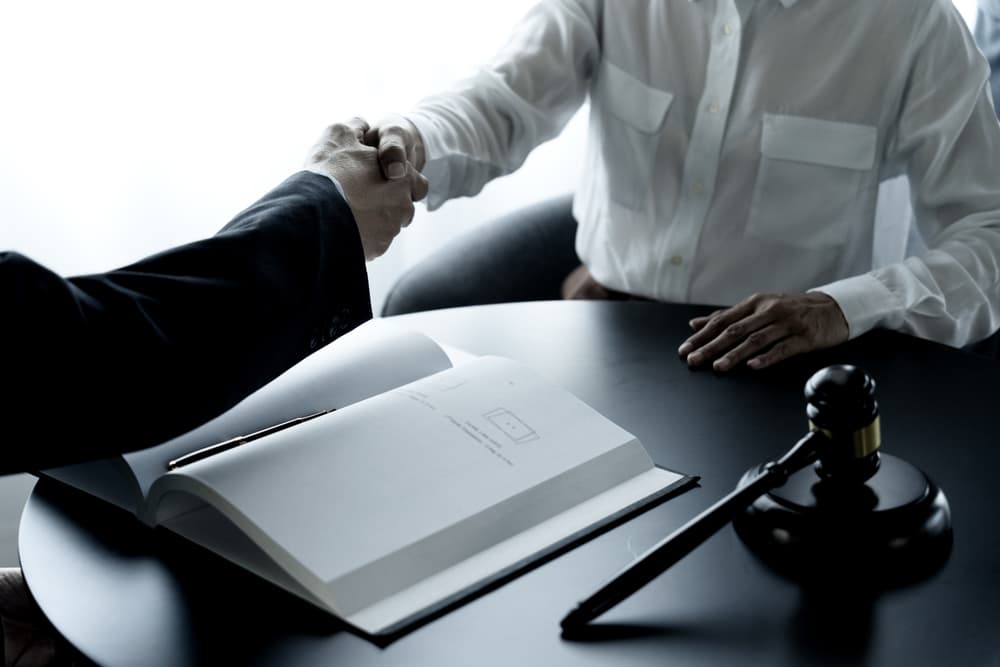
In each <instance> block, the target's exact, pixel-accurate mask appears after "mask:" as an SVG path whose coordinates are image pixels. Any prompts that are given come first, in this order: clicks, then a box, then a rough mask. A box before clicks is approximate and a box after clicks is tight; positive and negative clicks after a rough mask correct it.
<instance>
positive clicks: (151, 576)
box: [19, 302, 1000, 667]
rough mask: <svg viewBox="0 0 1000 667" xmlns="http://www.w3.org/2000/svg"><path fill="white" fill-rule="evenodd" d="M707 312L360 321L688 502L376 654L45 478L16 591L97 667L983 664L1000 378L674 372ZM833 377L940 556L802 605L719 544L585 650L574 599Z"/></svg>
mask: <svg viewBox="0 0 1000 667" xmlns="http://www.w3.org/2000/svg"><path fill="white" fill-rule="evenodd" d="M704 312H706V309H704V308H699V307H694V306H676V305H666V304H654V303H632V302H624V303H622V302H618V303H604V302H538V303H527V304H510V305H499V306H482V307H475V308H462V309H454V310H446V311H435V312H428V313H421V314H417V315H408V316H404V317H398V318H393V319H392V320H385V321H380V322H375V323H373V326H389V325H395V326H405V327H408V328H413V329H417V330H420V331H424V332H426V333H428V334H430V335H431V336H433V337H434V338H435V339H436V340H438V341H439V342H442V343H446V344H449V345H453V346H457V347H460V348H463V349H466V350H468V351H470V352H473V353H476V354H498V355H503V356H508V357H511V358H514V359H518V360H521V361H523V362H526V363H527V364H529V365H530V366H532V367H534V368H535V369H536V370H538V371H539V372H541V373H542V374H544V375H546V376H548V377H549V378H550V379H552V380H554V381H556V382H557V383H559V384H561V385H562V386H564V387H566V388H568V389H569V390H571V391H572V392H574V393H575V394H576V395H577V396H579V397H580V398H582V399H583V400H585V401H587V402H588V403H589V404H591V405H592V406H594V407H595V408H597V409H598V410H600V411H601V412H602V413H604V414H605V415H606V416H608V417H609V418H611V419H612V420H613V421H615V422H617V423H618V424H620V425H621V426H623V427H624V428H626V429H628V430H629V431H631V432H633V433H634V434H635V435H637V436H638V437H639V439H640V440H641V441H642V442H643V444H644V445H645V446H646V448H647V449H648V450H649V452H650V454H651V455H652V456H653V458H654V460H655V461H656V462H657V463H658V464H660V465H662V466H664V467H668V468H672V469H675V470H678V471H681V472H685V473H689V474H694V475H700V476H701V483H700V486H699V487H697V488H695V489H693V490H690V491H688V492H686V493H684V494H682V495H680V496H679V497H676V498H674V499H671V500H669V501H667V502H665V503H663V504H660V505H658V506H656V507H654V508H653V509H651V510H649V511H648V512H646V513H644V514H642V515H640V516H638V517H637V518H634V519H632V520H630V521H628V522H625V523H623V524H621V525H618V526H617V527H615V528H613V529H611V530H609V531H606V532H604V533H602V534H601V535H599V536H597V537H596V538H594V539H593V540H590V541H588V542H586V543H584V544H582V545H581V546H578V547H577V548H575V549H572V550H570V551H568V552H566V553H564V554H562V555H560V556H558V557H556V558H554V559H550V560H548V561H546V562H545V563H543V564H541V565H540V566H538V567H535V568H532V569H530V570H529V571H527V572H525V573H523V574H521V575H520V576H518V577H516V578H513V579H512V580H510V581H507V582H506V583H504V584H503V585H500V586H498V587H495V588H494V589H492V590H490V591H488V592H486V593H485V594H482V595H478V596H476V597H474V598H472V599H471V600H469V601H466V602H465V603H464V604H461V605H459V606H457V607H456V608H454V609H452V610H450V611H448V612H447V613H445V614H443V615H440V616H439V617H437V618H435V619H433V620H432V621H430V622H428V623H426V624H424V625H422V626H420V627H418V628H417V629H415V630H413V631H412V632H409V633H407V634H406V635H404V636H402V637H400V638H398V639H397V640H395V641H394V642H392V643H390V644H389V645H388V646H377V645H375V644H373V643H372V642H370V641H368V640H366V639H364V638H361V637H359V636H356V635H355V634H352V633H351V632H350V631H348V630H346V629H344V628H343V627H342V626H340V625H338V623H337V621H336V620H334V619H332V618H331V617H329V616H327V615H326V614H324V613H322V612H320V611H318V610H315V609H313V608H312V607H309V606H308V605H306V604H305V603H302V602H299V601H298V600H296V599H294V598H292V597H291V596H289V595H287V594H285V593H283V592H281V591H279V590H277V589H274V588H272V587H271V586H269V585H267V584H265V583H263V582H261V581H259V580H257V579H255V578H254V577H253V576H252V575H249V574H246V573H244V572H242V571H240V570H239V569H238V568H236V567H234V566H230V565H228V564H227V563H224V562H222V561H220V560H219V559H217V558H215V557H214V556H212V555H210V554H208V553H207V552H203V551H202V550H200V549H198V548H197V547H194V546H192V545H188V544H186V543H183V542H182V541H180V540H179V539H177V538H174V537H172V536H171V535H169V534H167V533H166V532H165V531H150V530H148V529H146V528H143V527H141V526H139V525H137V524H136V523H135V521H134V520H133V519H131V517H129V516H124V515H123V513H121V512H120V511H116V510H112V509H110V508H106V507H103V506H101V504H100V503H98V502H95V501H91V500H89V499H88V498H86V497H83V496H81V495H80V494H78V493H76V492H72V491H68V490H66V489H64V488H62V487H61V486H60V485H58V484H56V483H53V482H40V483H39V485H38V486H37V487H36V489H35V491H34V492H33V494H32V496H31V498H30V500H29V502H28V504H27V506H26V508H25V511H24V514H23V516H22V521H21V529H20V530H21V532H20V538H19V539H20V554H21V560H22V565H23V567H24V569H25V574H26V577H27V580H28V584H29V586H30V587H31V589H32V591H33V592H34V594H35V595H36V597H37V599H38V601H39V603H40V604H41V606H42V608H43V609H44V611H45V612H46V614H47V615H48V616H49V618H50V619H51V620H52V622H53V623H54V624H55V625H56V627H57V628H59V630H60V631H61V632H63V634H64V635H65V636H66V637H67V638H68V639H69V640H70V641H72V642H73V643H74V644H75V645H76V646H77V647H78V648H80V649H81V650H82V651H83V652H84V653H85V654H87V655H88V656H89V657H90V658H92V659H94V660H95V661H97V662H99V663H101V664H121V665H135V664H142V665H157V664H164V665H168V664H195V663H213V664H214V663H221V662H224V663H226V664H275V665H317V664H336V665H351V666H352V667H354V666H362V665H408V666H415V665H434V666H438V665H518V664H520V665H610V664H614V665H653V664H656V665H661V664H678V665H681V664H683V665H691V664H698V665H736V664H738V665H805V664H852V665H946V664H947V665H1000V532H998V530H997V521H996V519H997V510H998V508H1000V500H998V498H997V485H996V483H995V475H996V470H997V469H998V467H1000V452H998V448H997V446H996V445H997V442H998V437H997V433H996V428H995V424H994V420H995V415H996V414H997V410H996V408H995V405H996V395H997V393H996V391H995V388H996V386H997V384H998V383H1000V366H998V365H997V363H996V362H994V361H992V360H990V359H986V358H984V357H978V356H974V355H971V354H968V353H964V352H961V351H958V350H954V349H951V348H947V347H944V346H941V345H937V344H933V343H929V342H926V341H921V340H917V339H914V338H911V337H908V336H903V335H900V334H894V333H888V332H873V333H872V334H869V335H866V336H863V337H861V338H859V339H858V340H856V341H852V342H851V343H849V344H847V345H844V346H841V347H839V348H836V349H833V350H826V351H823V352H819V353H815V354H811V355H806V356H804V357H801V358H798V359H795V360H792V361H789V362H786V363H784V364H780V365H779V366H777V367H775V368H773V369H769V370H765V371H761V372H750V371H739V372H736V373H733V374H730V375H725V376H722V375H716V374H714V373H712V372H711V371H690V370H689V369H688V368H687V367H686V366H685V364H683V363H682V362H681V361H680V360H678V358H677V354H676V349H677V347H678V345H679V344H680V343H681V341H683V340H684V338H685V337H686V335H687V333H688V328H687V324H686V323H687V321H688V319H689V318H690V317H691V316H693V315H695V314H703V313H704ZM834 363H852V364H856V365H859V366H861V367H863V368H864V369H866V370H867V371H868V372H869V373H870V374H871V375H872V376H873V377H874V378H875V379H876V381H877V383H878V389H877V398H878V400H879V403H880V406H881V422H882V435H883V450H884V451H885V452H888V453H892V454H894V455H896V456H898V457H900V458H903V459H905V460H906V461H908V462H910V463H912V464H914V465H916V466H918V467H919V468H921V469H923V470H924V471H925V472H927V473H928V474H929V475H930V477H931V478H933V479H934V480H935V481H937V482H938V483H939V484H940V485H941V487H942V488H943V489H944V491H945V493H946V494H947V497H948V500H949V501H950V504H951V509H952V513H953V516H954V547H953V550H952V554H951V557H950V560H949V561H948V563H947V564H946V565H945V567H944V568H943V569H942V570H941V571H940V572H939V573H937V574H936V575H935V576H933V577H932V578H930V579H929V580H926V581H924V582H921V583H919V584H916V585H913V586H910V587H907V588H903V589H897V590H892V591H889V592H885V593H882V594H880V595H878V596H876V597H875V598H874V600H855V601H853V602H852V601H850V600H848V601H847V603H846V605H845V600H843V599H839V600H830V599H824V597H823V596H822V595H819V596H817V595H814V594H806V593H805V592H803V590H802V588H801V587H799V586H797V585H796V584H794V583H792V582H789V581H786V580H784V579H781V578H779V577H777V576H775V575H773V574H772V573H771V572H770V571H768V570H767V569H765V568H764V567H763V566H762V565H761V564H760V563H759V562H758V561H756V560H755V559H754V558H753V556H751V555H750V554H749V552H748V551H747V550H746V549H745V548H744V547H743V545H742V544H741V543H740V541H739V539H738V538H737V537H736V535H735V533H734V532H733V530H732V528H731V527H727V528H725V529H724V530H723V531H722V532H720V533H718V534H717V535H715V536H714V537H712V538H710V539H709V540H708V541H707V542H706V543H705V544H704V545H702V546H701V547H700V548H699V549H698V550H697V551H695V552H694V553H693V554H691V555H689V556H688V557H686V558H685V559H683V560H682V561H681V562H680V563H678V564H677V565H676V566H674V568H672V569H671V570H669V571H668V572H666V573H664V574H663V575H662V576H660V577H659V578H657V579H656V580H654V581H653V582H652V583H651V584H649V585H648V586H646V587H645V588H644V589H643V590H641V591H639V592H638V593H637V594H635V595H634V596H632V597H631V598H629V599H628V600H626V601H625V602H623V603H622V604H621V605H619V606H617V607H616V608H614V609H613V610H611V611H610V612H609V613H607V614H605V615H604V616H603V617H601V618H600V619H599V621H598V622H597V623H596V624H595V626H594V628H592V630H593V631H592V632H590V633H589V634H588V635H587V638H586V639H585V640H574V641H570V640H567V639H563V638H562V637H561V636H560V632H559V620H560V618H562V616H563V615H564V614H565V613H566V612H567V611H568V610H569V609H570V608H571V607H572V606H574V605H575V603H576V602H577V601H579V599H581V598H582V597H584V596H585V595H587V594H588V593H590V592H591V591H592V590H593V588H594V587H595V586H596V585H597V584H599V583H602V582H603V581H605V580H606V579H607V578H608V577H609V576H610V575H612V574H614V573H615V572H617V571H618V570H619V569H620V568H621V567H623V566H625V565H626V564H628V563H629V562H630V561H631V560H632V559H633V558H634V557H635V556H636V555H637V554H639V553H641V552H642V551H644V550H645V549H646V548H648V547H649V546H651V545H653V544H654V543H656V542H657V541H659V540H660V539H661V538H662V537H664V536H665V535H666V534H667V533H669V532H671V531H672V530H673V529H675V528H677V527H679V526H680V525H682V524H683V523H684V522H685V521H686V520H688V519H689V518H691V517H692V516H694V515H696V514H697V513H698V512H700V511H701V510H702V509H704V508H706V507H708V506H709V505H710V504H712V502H713V501H715V500H716V499H717V498H719V497H720V496H722V495H723V494H725V493H726V492H727V491H729V490H730V489H731V488H732V487H733V485H734V483H735V482H736V480H737V479H739V477H740V476H741V475H742V473H743V472H744V471H746V470H747V469H748V468H750V467H752V466H754V465H755V464H757V463H760V462H762V461H766V460H769V459H773V458H775V457H777V456H778V455H780V454H781V453H783V452H784V451H785V450H787V449H788V448H789V447H790V446H791V445H792V444H793V443H794V442H795V441H796V440H797V439H798V438H799V437H801V436H802V435H803V434H804V433H805V432H806V416H805V413H804V401H803V396H802V388H803V385H804V383H805V381H806V379H807V378H808V377H809V376H810V375H811V374H812V373H813V372H815V371H816V370H818V369H820V368H822V367H824V366H827V365H829V364H834Z"/></svg>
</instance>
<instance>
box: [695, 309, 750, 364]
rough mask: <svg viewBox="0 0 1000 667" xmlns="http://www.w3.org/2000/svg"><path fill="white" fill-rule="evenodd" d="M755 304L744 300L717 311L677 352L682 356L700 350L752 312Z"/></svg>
mask: <svg viewBox="0 0 1000 667" xmlns="http://www.w3.org/2000/svg"><path fill="white" fill-rule="evenodd" d="M754 307H755V306H754V305H753V303H752V302H750V301H744V302H741V303H738V304H736V305H735V306H733V307H732V308H726V309H725V310H720V311H716V312H715V313H713V314H712V315H710V316H709V320H708V322H707V323H705V324H704V325H703V326H702V327H701V329H699V330H698V331H697V332H695V333H694V334H693V335H692V336H691V337H689V338H688V339H687V340H686V341H684V343H682V344H681V346H680V347H679V348H678V349H677V353H678V354H679V355H680V356H682V357H687V356H689V355H690V354H691V353H692V352H694V351H695V350H698V349H699V348H701V347H702V346H703V345H707V344H708V343H710V342H711V341H713V340H715V338H716V337H718V335H719V334H720V333H722V331H723V330H725V328H726V327H728V326H730V325H732V324H733V323H734V322H737V321H739V320H741V319H743V318H744V317H746V316H748V315H750V314H752V312H753V309H754ZM694 363H696V364H697V363H700V361H695V362H694Z"/></svg>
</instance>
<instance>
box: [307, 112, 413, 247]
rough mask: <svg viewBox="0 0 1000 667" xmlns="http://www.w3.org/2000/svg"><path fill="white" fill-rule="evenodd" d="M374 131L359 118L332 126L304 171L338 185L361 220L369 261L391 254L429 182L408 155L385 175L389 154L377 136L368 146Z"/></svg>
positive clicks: (363, 239)
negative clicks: (384, 159) (382, 160)
mask: <svg viewBox="0 0 1000 667" xmlns="http://www.w3.org/2000/svg"><path fill="white" fill-rule="evenodd" d="M370 132H371V128H370V127H369V125H368V123H366V122H365V121H364V120H362V119H360V118H354V119H352V120H350V121H348V122H347V123H335V124H333V125H331V126H330V127H328V128H326V130H324V132H323V134H322V135H321V136H320V138H319V140H317V142H316V144H315V145H314V146H313V147H312V149H311V150H310V152H309V156H308V158H307V159H306V163H305V165H304V167H303V168H304V169H306V170H308V171H312V172H315V173H318V174H322V175H324V176H329V177H332V178H334V179H335V180H336V181H337V182H338V183H339V184H340V187H341V188H342V189H343V193H344V198H345V199H346V200H347V204H348V205H349V206H350V207H351V211H352V213H354V219H355V220H356V221H357V224H358V231H359V232H360V233H361V245H362V247H363V248H364V252H365V259H367V260H372V259H375V258H376V257H379V256H380V255H382V254H383V253H385V251H386V250H388V249H389V245H390V244H391V243H392V240H393V239H394V238H396V236H397V235H398V234H399V232H400V230H401V229H402V228H403V227H406V226H407V225H409V224H410V221H412V220H413V213H414V208H413V203H414V202H416V201H420V200H421V199H423V198H424V197H426V196H427V179H426V178H424V176H423V175H422V174H421V173H420V169H419V166H415V164H414V162H412V161H409V160H407V159H405V155H404V159H403V160H402V161H400V160H398V159H396V160H394V161H393V163H392V164H391V165H389V166H390V167H391V169H390V171H391V175H390V173H388V172H386V171H384V170H383V168H382V166H381V163H380V156H381V155H383V153H384V151H385V149H383V148H382V147H376V146H378V138H377V134H376V135H375V139H374V142H375V145H368V144H367V143H366V134H368V133H370ZM390 157H391V155H390ZM422 162H423V159H422V157H421V165H422ZM383 173H385V176H383Z"/></svg>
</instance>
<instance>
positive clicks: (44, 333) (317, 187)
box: [0, 172, 371, 472]
mask: <svg viewBox="0 0 1000 667" xmlns="http://www.w3.org/2000/svg"><path fill="white" fill-rule="evenodd" d="M0 308H2V312H3V315H2V317H0V386H2V389H0V399H2V403H0V415H2V423H3V434H2V435H0V439H2V440H0V441H2V445H0V447H2V455H0V472H15V471H22V470H36V469H40V468H44V467H49V466H53V465H61V464H65V463H71V462H75V461H80V460H84V459H89V458H95V457H103V456H107V455H110V454H113V453H118V452H123V451H127V450H132V449H140V448H143V447H147V446H150V445H154V444H157V443H159V442H162V441H164V440H166V439H168V438H170V437H173V436H175V435H179V434H180V433H183V432H185V431H187V430H190V429H191V428H193V427H195V426H197V425H199V424H201V423H202V422H205V421H207V420H208V419H210V418H212V417H214V416H216V415H217V414H219V413H221V412H223V411H225V410H226V409H228V408H229V407H231V406H233V405H234V404H236V403H237V402H238V401H239V400H240V399H242V398H243V397H245V396H246V395H247V394H249V393H251V392H252V391H254V390H255V389H257V388H259V387H260V386H262V385H263V384H265V383H267V382H268V381H269V380H271V379H273V378H274V377H276V376H277V375H278V374H280V373H281V372H282V371H284V370H285V369H287V368H289V367H290V366H292V365H293V364H295V363H296V362H298V361H299V360H301V359H302V358H304V357H305V356H307V355H308V354H309V353H310V352H313V351H314V350H316V349H318V348H319V347H321V346H323V345H325V344H326V343H328V342H330V341H331V340H333V339H335V338H337V337H338V336H340V335H341V334H343V333H345V332H346V331H349V330H350V329H352V328H354V327H355V326H357V325H358V324H360V323H361V322H363V321H365V320H367V319H369V318H370V317H371V300H370V296H369V292H368V278H367V273H366V269H365V260H364V252H363V250H362V247H361V239H360V236H359V233H358V229H357V225H356V223H355V220H354V216H353V214H352V213H351V210H350V208H349V207H348V205H347V203H346V201H345V200H344V199H343V197H342V196H341V195H340V193H339V192H338V190H337V188H336V186H335V185H334V184H333V182H332V181H331V180H330V179H328V178H325V177H323V176H320V175H317V174H313V173H308V172H302V173H299V174H296V175H294V176H292V177H291V178H289V179H288V180H287V181H285V182H284V183H283V184H281V185H280V186H279V187H277V188H276V189H275V190H273V191H272V192H270V193H269V194H267V195H266V196H265V197H264V198H263V199H261V200H260V201H258V202H257V203H256V204H254V205H253V206H251V207H250V208H248V209H246V210H245V211H243V212H242V213H240V214H239V215H238V216H236V218H235V219H234V220H233V221H232V222H230V223H229V224H227V225H226V226H225V227H224V228H223V229H222V230H221V231H220V232H219V233H218V234H217V235H216V236H214V237H212V238H209V239H205V240H202V241H198V242H195V243H190V244H188V245H185V246H181V247H178V248H174V249H171V250H168V251H166V252H162V253H159V254H157V255H153V256H151V257H148V258H146V259H143V260H141V261H139V262H136V263H135V264H131V265H129V266H126V267H123V268H121V269H118V270H116V271H111V272H108V273H103V274H97V275H90V276H80V277H75V278H62V277H60V276H58V275H56V274H54V273H53V272H51V271H49V270H48V269H46V268H44V267H43V266H40V265H39V264H37V263H35V262H33V261H31V260H30V259H28V258H26V257H24V256H22V255H19V254H17V253H13V252H10V253H2V254H0Z"/></svg>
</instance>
